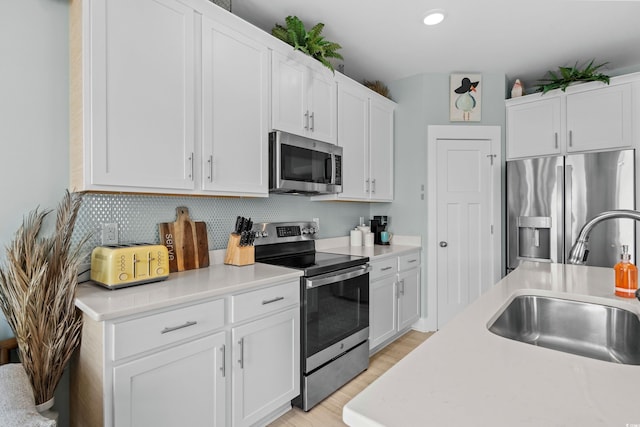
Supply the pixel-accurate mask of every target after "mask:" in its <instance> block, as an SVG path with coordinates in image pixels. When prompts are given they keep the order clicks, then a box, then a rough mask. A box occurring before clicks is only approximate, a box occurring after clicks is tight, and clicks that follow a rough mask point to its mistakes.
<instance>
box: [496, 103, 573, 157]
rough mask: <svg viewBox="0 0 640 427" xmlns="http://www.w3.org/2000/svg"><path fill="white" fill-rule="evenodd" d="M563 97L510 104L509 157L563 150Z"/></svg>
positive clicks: (531, 155) (508, 122)
mask: <svg viewBox="0 0 640 427" xmlns="http://www.w3.org/2000/svg"><path fill="white" fill-rule="evenodd" d="M560 102H561V100H560V97H559V96H549V97H546V98H540V99H537V100H535V101H532V102H526V103H523V104H517V105H513V106H509V107H507V141H509V142H508V144H507V157H508V158H511V159H513V158H520V157H534V156H543V155H551V154H560V151H561V150H560V138H561V134H562V129H561V127H560V122H561V118H560Z"/></svg>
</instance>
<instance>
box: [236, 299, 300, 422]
mask: <svg viewBox="0 0 640 427" xmlns="http://www.w3.org/2000/svg"><path fill="white" fill-rule="evenodd" d="M299 316H300V309H299V308H295V309H291V310H288V311H285V312H282V313H279V314H275V315H272V316H269V317H266V318H263V319H260V320H256V321H253V322H251V323H248V324H246V325H242V326H238V327H234V328H233V329H232V331H231V336H232V348H233V350H232V364H233V373H232V390H233V391H232V396H233V401H232V408H233V409H232V413H233V422H232V424H233V426H234V427H239V426H250V425H253V424H254V423H256V422H257V421H259V420H260V419H262V418H263V417H265V416H266V415H268V414H269V413H270V412H272V411H274V410H275V409H277V408H279V407H280V406H282V405H284V404H286V403H287V402H289V401H290V400H291V399H293V398H294V397H296V396H297V395H298V394H299V393H300V338H299V337H300V318H299Z"/></svg>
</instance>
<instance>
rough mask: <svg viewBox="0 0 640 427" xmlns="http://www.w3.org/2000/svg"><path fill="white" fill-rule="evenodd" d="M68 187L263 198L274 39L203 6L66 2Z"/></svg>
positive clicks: (164, 1)
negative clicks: (68, 36)
mask: <svg viewBox="0 0 640 427" xmlns="http://www.w3.org/2000/svg"><path fill="white" fill-rule="evenodd" d="M70 26H71V32H72V35H71V38H72V43H71V49H72V55H71V56H72V67H71V71H72V88H73V90H72V95H71V104H72V114H71V117H72V126H71V134H72V144H71V159H72V160H71V163H72V166H71V187H72V188H73V189H74V190H78V191H79V190H93V191H123V192H151V193H167V194H199V195H225V196H236V195H237V196H246V195H248V196H253V197H255V196H262V197H266V196H267V195H268V170H267V161H268V152H267V138H268V131H269V83H270V82H269V71H270V70H269V50H268V48H267V45H268V43H267V42H268V41H269V40H270V39H271V38H272V37H271V36H270V35H268V34H266V33H265V32H264V31H261V30H259V29H257V28H255V27H253V26H252V25H250V24H248V23H247V22H245V21H242V20H241V19H240V18H238V17H236V16H234V15H232V14H230V13H229V12H227V11H225V10H223V9H221V8H219V7H218V6H215V5H213V4H212V3H210V2H208V1H204V0H185V1H184V2H180V1H176V0H108V1H107V0H78V1H77V2H74V3H73V4H72V6H71V25H70Z"/></svg>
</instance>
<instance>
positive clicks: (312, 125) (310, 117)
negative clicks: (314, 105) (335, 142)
mask: <svg viewBox="0 0 640 427" xmlns="http://www.w3.org/2000/svg"><path fill="white" fill-rule="evenodd" d="M314 115H315V113H311V115H310V116H309V119H310V120H311V126H309V129H310V130H311V132H313V131H314V127H315V123H316V121H315V120H314V118H313V116H314Z"/></svg>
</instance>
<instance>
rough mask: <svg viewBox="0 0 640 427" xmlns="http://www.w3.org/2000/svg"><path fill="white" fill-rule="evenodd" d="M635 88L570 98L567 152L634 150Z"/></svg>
mask: <svg viewBox="0 0 640 427" xmlns="http://www.w3.org/2000/svg"><path fill="white" fill-rule="evenodd" d="M632 131H633V128H632V122H631V84H621V85H617V86H607V87H603V88H601V89H595V90H590V91H586V92H579V93H572V94H568V95H567V151H568V152H575V151H587V150H601V149H612V148H625V147H630V146H631V145H632V143H633V137H632Z"/></svg>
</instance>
